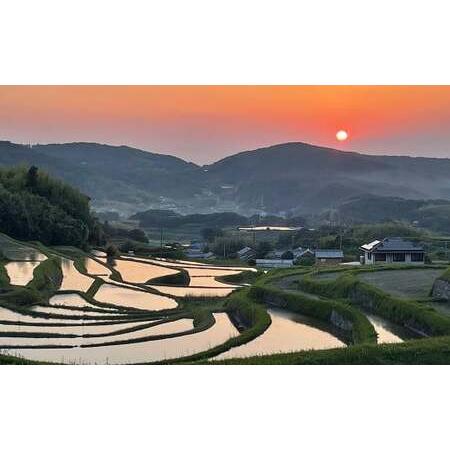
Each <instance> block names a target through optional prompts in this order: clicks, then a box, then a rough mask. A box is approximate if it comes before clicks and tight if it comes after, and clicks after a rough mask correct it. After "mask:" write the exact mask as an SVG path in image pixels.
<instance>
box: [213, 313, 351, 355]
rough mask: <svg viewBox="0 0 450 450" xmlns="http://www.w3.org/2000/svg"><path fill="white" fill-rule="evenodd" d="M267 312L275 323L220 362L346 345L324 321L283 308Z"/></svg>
mask: <svg viewBox="0 0 450 450" xmlns="http://www.w3.org/2000/svg"><path fill="white" fill-rule="evenodd" d="M267 311H268V313H269V314H270V317H271V319H272V323H271V325H270V326H269V328H268V329H267V330H266V331H265V332H264V333H263V334H262V335H260V336H258V337H257V338H256V339H254V340H253V341H250V342H248V343H247V344H244V345H241V346H239V347H233V348H232V349H230V350H228V351H227V352H225V353H222V354H221V355H218V356H217V357H215V358H214V359H215V360H219V361H220V360H221V359H229V358H246V357H249V356H257V355H270V354H274V353H287V352H296V351H301V350H322V349H328V348H338V347H345V343H344V342H343V341H342V340H341V339H340V338H338V337H336V335H334V334H332V332H331V327H327V326H326V325H325V324H323V323H322V322H319V321H317V320H314V319H311V318H310V317H306V316H303V315H301V314H297V313H293V312H290V311H286V310H282V309H277V308H270V309H268V310H267ZM327 328H328V330H327Z"/></svg>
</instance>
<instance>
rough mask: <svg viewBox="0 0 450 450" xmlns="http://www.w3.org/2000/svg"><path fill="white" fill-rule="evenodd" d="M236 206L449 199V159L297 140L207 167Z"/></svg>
mask: <svg viewBox="0 0 450 450" xmlns="http://www.w3.org/2000/svg"><path fill="white" fill-rule="evenodd" d="M207 169H208V177H209V182H210V183H216V184H218V185H227V186H228V190H229V191H231V190H233V193H234V198H235V201H236V202H237V203H238V204H240V205H247V206H251V205H261V206H263V207H264V208H265V209H266V210H268V211H271V212H277V211H282V210H284V211H286V210H291V209H294V212H297V213H298V212H304V211H312V212H317V211H320V210H323V209H324V208H329V207H332V206H336V205H337V204H339V203H340V202H341V201H343V200H345V199H347V198H351V197H354V196H355V195H363V194H368V193H372V194H376V195H379V196H397V197H403V198H410V199H427V198H443V199H448V200H450V175H449V174H450V159H438V158H414V157H407V156H374V155H364V154H360V153H355V152H343V151H339V150H335V149H331V148H323V147H317V146H314V145H309V144H305V143H302V142H292V143H286V144H280V145H274V146H271V147H267V148H262V149H258V150H252V151H247V152H242V153H238V154H236V155H233V156H229V157H228V158H225V159H223V160H221V161H218V162H216V163H214V164H212V165H210V166H209V167H208V168H207Z"/></svg>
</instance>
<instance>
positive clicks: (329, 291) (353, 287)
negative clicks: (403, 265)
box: [298, 274, 450, 336]
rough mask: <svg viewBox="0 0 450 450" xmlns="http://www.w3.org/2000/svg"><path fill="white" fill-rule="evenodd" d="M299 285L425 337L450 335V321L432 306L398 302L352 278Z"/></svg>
mask: <svg viewBox="0 0 450 450" xmlns="http://www.w3.org/2000/svg"><path fill="white" fill-rule="evenodd" d="M298 284H299V287H300V288H301V289H303V290H305V291H307V292H312V293H315V294H318V295H321V296H324V297H328V298H334V299H338V298H347V299H349V300H350V301H351V302H354V303H357V304H359V305H361V306H362V307H364V308H367V309H369V310H370V311H373V312H375V313H376V314H378V315H379V316H381V317H384V318H385V319H388V320H391V321H392V322H394V323H397V324H399V325H402V326H405V327H406V328H409V329H411V330H413V331H416V332H417V333H420V334H422V335H426V336H443V335H450V318H448V317H444V316H442V315H440V314H438V313H437V312H436V311H434V310H433V309H432V308H430V307H429V306H425V305H422V304H420V303H417V302H414V301H409V302H407V301H404V300H400V299H397V298H395V297H393V296H391V295H390V294H388V293H386V292H384V291H382V290H381V289H379V288H377V287H374V286H371V285H369V284H367V283H365V282H363V281H362V280H359V279H358V278H357V277H355V276H353V275H352V274H346V275H343V276H341V277H339V278H338V279H337V280H335V281H315V280H313V279H312V278H311V277H310V276H304V277H302V278H301V279H300V280H299V282H298Z"/></svg>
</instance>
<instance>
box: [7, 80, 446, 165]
mask: <svg viewBox="0 0 450 450" xmlns="http://www.w3.org/2000/svg"><path fill="white" fill-rule="evenodd" d="M339 129H345V130H346V131H348V133H349V139H348V140H347V141H345V142H344V143H339V142H337V140H336V138H335V134H336V131H337V130H339ZM0 140H11V141H14V142H22V143H51V142H74V141H89V142H101V143H108V144H115V145H121V144H124V145H130V146H134V147H137V148H141V149H143V150H149V151H154V152H158V153H167V154H172V155H176V156H179V157H182V158H184V159H186V160H189V161H193V162H196V163H209V162H212V161H216V160H218V159H220V158H222V157H224V156H228V155H230V154H234V153H237V152H240V151H243V150H251V149H255V148H258V147H264V146H267V145H272V144H276V143H281V142H289V141H303V142H309V143H313V144H316V145H324V146H329V147H334V148H338V149H341V150H354V151H359V152H362V153H371V154H392V155H414V156H435V157H447V158H448V157H450V86H0Z"/></svg>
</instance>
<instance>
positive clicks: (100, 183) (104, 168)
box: [0, 141, 201, 211]
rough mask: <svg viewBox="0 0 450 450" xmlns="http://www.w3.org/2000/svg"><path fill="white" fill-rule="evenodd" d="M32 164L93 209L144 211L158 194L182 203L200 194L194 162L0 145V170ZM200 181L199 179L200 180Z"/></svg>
mask: <svg viewBox="0 0 450 450" xmlns="http://www.w3.org/2000/svg"><path fill="white" fill-rule="evenodd" d="M17 165H23V166H25V167H29V166H30V165H35V166H37V167H39V168H41V169H43V170H45V171H47V172H48V173H50V174H51V175H53V176H56V177H58V178H60V179H63V180H64V181H66V182H68V183H69V184H71V185H72V186H75V187H77V188H78V189H80V191H81V192H83V193H85V194H87V195H89V197H91V199H92V200H93V202H94V203H95V204H97V205H101V206H105V207H106V208H107V207H108V206H111V209H114V207H115V206H116V205H119V207H120V206H124V205H125V207H126V205H134V207H132V208H131V210H133V209H134V210H135V211H136V210H138V209H145V208H144V207H146V206H148V205H149V204H151V203H152V202H154V201H158V200H159V197H160V196H164V197H168V198H174V199H180V200H184V199H187V198H190V197H192V196H193V195H195V194H198V193H199V192H200V191H201V183H200V182H199V177H198V176H196V173H197V172H199V171H200V172H201V169H200V168H199V167H198V166H196V165H195V164H192V163H188V162H186V161H183V160H182V159H180V158H176V157H174V156H168V155H160V154H156V153H150V152H146V151H142V150H138V149H134V148H131V147H126V146H119V147H118V146H111V145H102V144H95V143H85V142H78V143H69V144H49V145H33V146H32V147H29V146H25V145H20V144H14V143H11V142H8V141H0V166H17ZM200 180H201V179H200Z"/></svg>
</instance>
